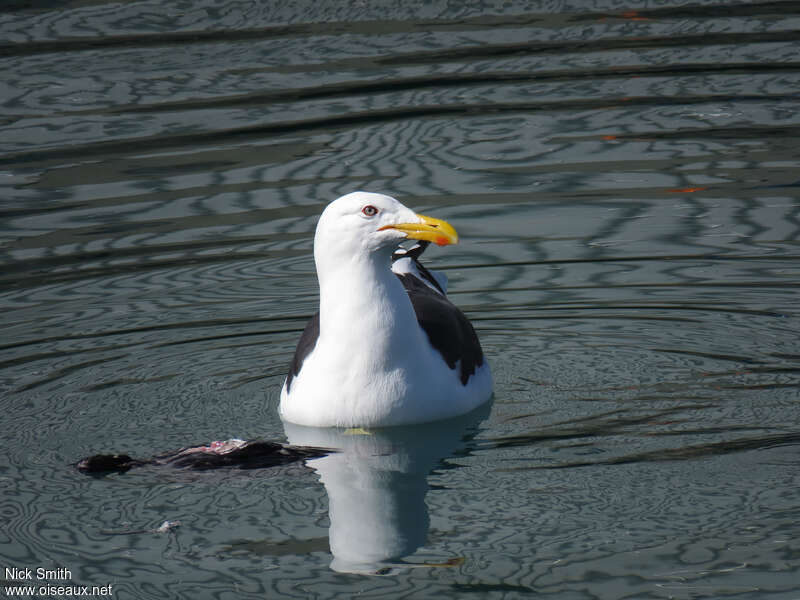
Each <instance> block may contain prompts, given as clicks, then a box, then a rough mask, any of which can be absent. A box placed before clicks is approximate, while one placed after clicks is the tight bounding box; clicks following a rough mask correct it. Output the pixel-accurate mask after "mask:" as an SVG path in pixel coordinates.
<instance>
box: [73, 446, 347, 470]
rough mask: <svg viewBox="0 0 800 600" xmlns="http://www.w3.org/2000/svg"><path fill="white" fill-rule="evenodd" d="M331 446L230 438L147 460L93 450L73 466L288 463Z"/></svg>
mask: <svg viewBox="0 0 800 600" xmlns="http://www.w3.org/2000/svg"><path fill="white" fill-rule="evenodd" d="M331 452H332V450H327V449H323V448H310V447H299V446H289V445H286V444H280V443H278V442H269V441H265V440H251V441H245V440H240V439H236V438H232V439H229V440H224V441H215V442H211V443H210V444H208V445H199V446H189V447H187V448H181V449H180V450H176V451H174V452H166V453H164V454H158V455H156V456H154V457H153V458H150V459H147V460H140V459H137V458H131V457H130V456H129V455H127V454H95V455H94V456H89V457H87V458H84V459H83V460H81V461H79V462H78V463H77V464H76V465H75V466H76V467H77V469H78V470H79V471H81V472H83V473H86V474H89V475H107V474H109V473H125V472H127V471H129V470H130V469H132V468H134V467H143V466H147V465H152V466H173V467H178V468H181V469H190V470H193V471H208V470H212V469H225V468H231V469H263V468H267V467H276V466H280V465H288V464H291V463H293V462H298V461H302V460H306V459H309V458H318V457H320V456H326V455H328V454H330V453H331Z"/></svg>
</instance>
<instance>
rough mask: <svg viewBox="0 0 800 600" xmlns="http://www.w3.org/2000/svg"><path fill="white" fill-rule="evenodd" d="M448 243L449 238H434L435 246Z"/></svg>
mask: <svg viewBox="0 0 800 600" xmlns="http://www.w3.org/2000/svg"><path fill="white" fill-rule="evenodd" d="M449 243H450V240H448V239H447V238H446V237H440V238H436V245H437V246H446V245H447V244H449Z"/></svg>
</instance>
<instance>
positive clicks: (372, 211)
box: [361, 204, 378, 217]
mask: <svg viewBox="0 0 800 600" xmlns="http://www.w3.org/2000/svg"><path fill="white" fill-rule="evenodd" d="M361 212H362V213H363V214H364V215H366V216H367V217H374V216H375V215H377V214H378V209H377V208H375V207H374V206H372V204H367V205H366V206H365V207H364V208H362V209H361Z"/></svg>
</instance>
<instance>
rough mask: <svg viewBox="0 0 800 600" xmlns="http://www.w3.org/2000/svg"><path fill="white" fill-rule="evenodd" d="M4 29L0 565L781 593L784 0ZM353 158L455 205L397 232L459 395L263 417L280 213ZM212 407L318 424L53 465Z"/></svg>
mask: <svg viewBox="0 0 800 600" xmlns="http://www.w3.org/2000/svg"><path fill="white" fill-rule="evenodd" d="M0 31H2V34H3V35H2V41H1V42H0V52H2V53H3V55H4V56H5V57H6V58H5V60H4V61H3V62H2V66H0V71H1V72H2V77H0V82H2V83H0V102H1V103H2V116H0V119H1V120H0V131H2V135H0V186H1V187H2V189H1V190H0V198H2V200H0V219H1V224H0V244H2V245H1V246H0V286H1V287H0V306H1V307H2V311H1V312H0V319H1V320H2V331H3V333H2V338H1V340H0V409H2V415H3V417H2V418H3V420H2V425H3V427H2V432H3V433H2V438H1V439H2V441H1V442H0V448H1V449H2V458H0V481H2V490H3V492H2V496H0V522H2V524H3V526H2V528H0V559H2V561H0V567H3V568H5V567H12V568H20V569H22V568H27V567H31V568H36V567H46V568H67V569H69V570H70V571H71V573H72V580H71V583H73V584H76V585H98V586H102V585H109V584H112V585H113V589H114V596H115V597H116V598H137V599H144V598H159V599H160V598H165V597H169V598H264V597H267V598H272V597H298V598H309V597H318V598H333V597H349V596H354V595H360V596H361V597H366V598H402V597H413V598H419V597H434V596H435V597H440V598H470V597H476V598H509V599H511V598H519V597H528V596H542V597H553V598H559V599H565V598H570V599H571V598H576V599H578V598H603V599H618V598H636V599H641V598H687V599H688V598H720V597H734V598H759V599H762V598H769V599H776V600H778V599H781V600H782V599H786V600H796V598H797V597H798V595H799V594H800V583H798V582H800V574H799V573H798V571H799V570H800V544H798V540H800V527H799V526H798V523H800V502H798V496H797V492H796V490H797V489H798V485H800V469H799V467H800V460H799V458H800V455H798V449H799V448H800V426H799V425H798V421H799V419H798V409H799V406H800V404H799V402H800V395H799V394H798V391H799V389H800V378H798V374H799V373H800V347H799V346H798V342H797V340H798V331H800V321H799V320H798V319H799V318H800V315H798V308H797V307H798V300H800V294H799V293H798V292H799V289H798V288H800V267H799V266H798V265H799V264H800V263H798V259H799V258H800V253H798V242H799V240H800V209H799V207H800V150H798V148H800V116H798V115H800V110H798V109H799V108H800V96H799V95H798V92H797V90H798V89H800V61H799V60H798V56H800V3H797V2H793V1H775V2H763V3H744V2H695V3H692V4H684V3H680V2H677V1H666V2H640V3H636V5H635V6H634V5H631V4H623V3H621V2H615V1H612V0H608V1H605V0H604V1H598V2H593V3H591V4H587V3H579V2H545V3H540V4H538V5H535V6H530V5H527V4H523V3H513V2H512V3H506V4H504V5H503V7H497V6H494V5H488V4H486V5H484V4H465V5H460V4H456V5H447V4H446V3H438V4H437V3H434V4H430V3H425V4H424V5H413V4H408V5H404V6H399V5H398V6H391V7H389V6H388V5H387V6H383V5H372V4H369V3H348V4H342V3H339V2H330V3H325V2H315V3H299V4H298V3H295V4H292V5H286V6H283V5H281V6H278V5H275V6H272V5H270V3H267V4H247V3H236V2H227V3H212V2H196V3H192V4H190V5H189V4H186V5H184V4H181V5H175V6H165V5H164V4H163V3H159V2H149V1H140V2H132V3H124V4H121V5H117V4H111V3H108V2H105V1H104V0H98V1H95V2H70V1H65V2H54V3H47V4H41V5H38V6H30V5H29V4H24V3H13V2H12V3H11V4H9V5H7V6H6V7H5V8H2V9H0ZM355 189H365V190H372V191H380V192H385V193H389V194H391V195H393V196H396V197H397V198H399V199H400V200H401V201H403V202H404V203H405V204H407V205H409V206H411V207H413V208H414V209H416V210H418V211H420V212H424V213H426V214H431V215H435V216H437V217H441V218H445V219H447V220H448V221H450V222H452V223H453V224H454V225H455V226H456V228H457V229H458V230H459V233H460V234H461V238H462V243H461V244H460V245H459V246H456V247H450V248H446V249H431V250H430V251H429V252H428V253H427V255H428V260H429V261H430V264H432V265H435V266H436V268H440V269H442V270H443V271H444V272H445V273H446V274H447V276H448V278H449V280H450V289H451V297H452V299H453V300H454V301H455V302H456V303H457V304H458V305H459V306H461V307H462V308H463V309H464V310H465V312H466V313H467V314H468V316H469V317H470V318H471V319H472V321H473V323H474V324H475V326H476V329H477V331H478V334H479V336H480V338H481V341H482V343H483V346H484V350H485V352H486V354H487V356H488V357H489V360H490V362H491V364H492V368H493V371H494V375H495V380H496V390H495V397H494V401H493V404H492V405H491V407H488V408H487V410H485V411H484V412H483V413H478V414H476V415H471V416H469V417H468V418H466V419H465V420H462V421H457V422H455V423H448V424H440V425H439V426H437V427H438V428H433V429H432V428H430V427H425V428H419V429H418V430H412V431H403V430H398V431H395V432H379V433H375V434H373V435H372V436H364V435H355V436H342V435H341V433H337V432H313V431H312V432H310V433H309V432H303V431H292V430H291V428H290V429H289V430H286V429H285V428H284V425H283V424H282V423H281V422H280V420H279V419H278V417H277V413H276V408H277V403H278V394H279V389H280V385H281V383H282V381H283V378H284V376H285V372H286V367H287V365H288V362H289V360H290V358H291V354H292V352H293V349H294V344H295V343H296V340H297V338H298V336H299V334H300V331H302V328H303V326H304V323H305V320H306V319H307V318H308V317H309V316H310V315H311V314H313V312H314V311H315V310H316V303H317V296H316V293H317V290H316V278H315V273H314V266H313V261H312V258H311V248H312V235H313V229H314V225H315V222H316V217H317V215H318V214H319V213H320V212H321V210H322V209H323V207H324V206H325V204H326V203H327V202H329V201H330V200H332V199H334V198H336V197H338V196H340V195H342V194H344V193H347V192H350V191H353V190H355ZM306 436H310V437H308V438H307V437H306ZM320 436H322V439H319V437H320ZM325 436H328V437H325ZM230 437H239V438H247V439H250V438H265V439H273V440H291V441H295V440H300V442H304V443H311V442H315V443H320V442H321V441H324V442H326V443H327V444H329V445H335V446H337V447H339V448H340V449H341V450H342V451H341V452H339V453H337V454H334V455H331V456H329V457H326V458H324V459H317V460H315V461H308V463H307V464H305V465H303V464H295V465H291V466H286V467H280V468H276V469H270V470H257V471H247V472H243V471H229V472H215V473H186V472H180V471H175V470H169V469H147V468H145V469H141V470H135V471H131V472H129V473H126V474H123V475H111V476H108V477H105V478H97V479H95V478H91V477H87V476H84V475H82V474H80V473H78V472H77V471H76V470H75V469H74V468H73V467H72V465H73V464H74V463H75V461H77V460H78V459H80V458H81V457H83V456H87V455H90V454H96V453H101V452H117V451H124V452H127V453H129V454H131V455H133V456H140V457H147V456H150V455H152V454H154V453H157V452H160V451H165V450H170V449H175V448H179V447H182V446H186V445H189V444H200V443H207V442H209V441H211V440H220V439H226V438H230ZM293 438H294V439H293ZM295 443H298V442H297V441H295ZM164 521H180V526H179V527H176V528H173V529H170V531H168V532H166V533H154V532H153V530H154V529H156V528H158V527H159V526H160V525H161V524H162V523H163V522H164ZM365 524H367V525H368V526H365ZM131 532H138V533H131ZM55 583H57V584H67V583H70V582H67V581H60V582H55Z"/></svg>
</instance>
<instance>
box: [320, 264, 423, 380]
mask: <svg viewBox="0 0 800 600" xmlns="http://www.w3.org/2000/svg"><path fill="white" fill-rule="evenodd" d="M316 260H317V273H318V274H319V285H320V337H322V336H324V337H325V338H326V339H330V340H335V342H336V344H337V346H338V347H339V348H341V352H342V354H343V355H344V356H345V357H347V356H348V354H349V353H352V352H355V351H358V352H360V353H362V355H361V356H352V359H353V360H356V361H358V362H366V363H368V364H369V366H370V367H371V368H377V369H381V370H384V369H389V368H393V367H394V366H396V364H389V362H388V361H389V359H390V357H391V358H392V362H393V363H396V362H397V360H398V359H402V358H403V354H404V353H403V349H404V348H409V349H410V348H414V347H415V342H416V341H417V340H416V336H418V335H419V329H418V328H417V327H416V315H415V314H414V309H413V307H412V306H411V303H410V302H409V300H408V296H407V294H406V291H405V289H404V288H403V285H402V284H401V283H400V281H399V280H398V279H397V276H396V275H395V274H394V273H392V271H391V268H390V265H391V249H388V250H386V251H378V252H374V253H371V254H365V253H357V254H351V255H350V256H347V257H342V256H338V257H316ZM321 262H324V263H325V264H320V263H321ZM356 349H358V350H356ZM390 349H391V350H390Z"/></svg>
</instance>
